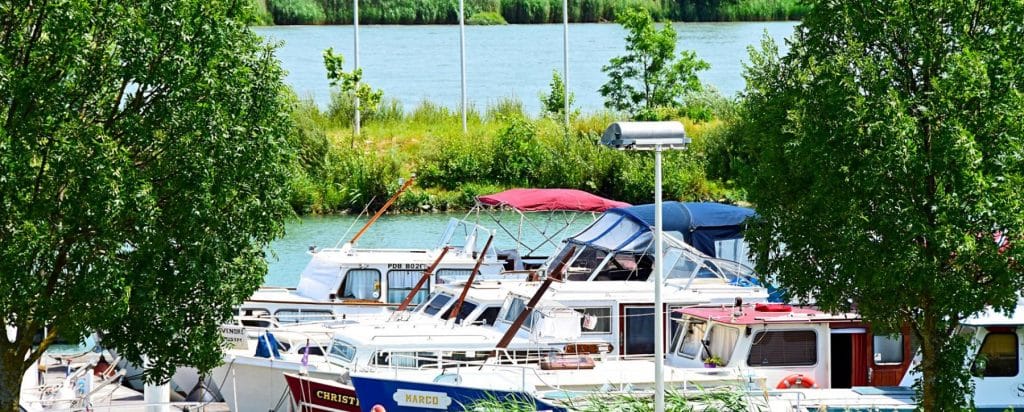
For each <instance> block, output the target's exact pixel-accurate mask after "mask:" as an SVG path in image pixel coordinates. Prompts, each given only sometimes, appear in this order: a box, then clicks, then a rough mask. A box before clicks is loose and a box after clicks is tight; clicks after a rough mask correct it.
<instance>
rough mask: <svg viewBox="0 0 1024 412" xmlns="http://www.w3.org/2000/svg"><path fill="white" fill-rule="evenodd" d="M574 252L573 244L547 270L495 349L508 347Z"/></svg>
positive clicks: (560, 274) (563, 270) (558, 278)
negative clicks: (535, 290) (542, 280)
mask: <svg viewBox="0 0 1024 412" xmlns="http://www.w3.org/2000/svg"><path fill="white" fill-rule="evenodd" d="M575 254H576V247H575V246H573V248H572V249H570V250H569V251H568V253H566V254H565V255H564V256H563V257H562V260H561V261H559V262H558V264H557V265H555V269H554V270H552V271H551V272H548V275H547V277H545V278H544V282H542V283H541V284H540V287H539V288H537V292H536V293H534V294H533V297H532V298H530V301H529V302H528V303H527V304H526V307H525V308H523V311H522V312H519V317H517V318H516V321H515V322H512V325H511V326H509V327H508V330H507V331H505V335H504V336H502V337H501V340H500V341H498V346H497V349H505V348H507V347H508V344H509V343H512V337H514V336H516V332H518V331H519V328H520V327H522V326H523V322H526V317H527V316H530V313H533V308H534V307H536V306H537V303H540V298H541V296H544V292H547V290H548V288H549V287H551V282H553V281H555V280H559V281H561V280H562V274H563V273H565V270H566V267H567V266H568V263H569V259H572V257H573V255H575Z"/></svg>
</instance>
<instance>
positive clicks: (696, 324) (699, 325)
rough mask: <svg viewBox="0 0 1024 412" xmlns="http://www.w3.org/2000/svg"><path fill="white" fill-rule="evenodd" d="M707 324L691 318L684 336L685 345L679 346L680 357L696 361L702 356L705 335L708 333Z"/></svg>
mask: <svg viewBox="0 0 1024 412" xmlns="http://www.w3.org/2000/svg"><path fill="white" fill-rule="evenodd" d="M707 327H708V325H707V323H705V322H704V321H703V320H700V319H693V318H690V320H689V321H687V322H686V326H685V328H684V330H685V331H686V332H685V335H683V343H682V344H681V345H679V351H678V352H677V353H678V354H679V356H682V357H684V358H690V359H694V358H696V357H697V356H698V355H700V354H701V349H702V348H703V344H702V342H703V340H704V333H705V332H707V330H708V329H707Z"/></svg>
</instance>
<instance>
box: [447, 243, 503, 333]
mask: <svg viewBox="0 0 1024 412" xmlns="http://www.w3.org/2000/svg"><path fill="white" fill-rule="evenodd" d="M493 240H494V233H491V236H490V237H488V238H487V243H486V244H484V249H483V250H481V251H480V256H477V258H476V265H473V271H472V272H470V273H469V279H467V280H466V284H465V285H463V286H462V293H461V294H459V300H456V301H455V304H454V305H452V311H451V312H449V313H448V319H457V318H458V316H459V309H462V302H463V301H464V300H466V294H468V293H469V288H470V287H471V286H473V280H475V279H476V274H477V273H478V272H480V265H481V264H483V263H484V258H485V257H487V249H490V247H491V241H493Z"/></svg>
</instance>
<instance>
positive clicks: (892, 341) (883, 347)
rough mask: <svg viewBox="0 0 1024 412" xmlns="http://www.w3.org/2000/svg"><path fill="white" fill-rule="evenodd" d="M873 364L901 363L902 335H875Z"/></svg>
mask: <svg viewBox="0 0 1024 412" xmlns="http://www.w3.org/2000/svg"><path fill="white" fill-rule="evenodd" d="M872 344H873V345H874V346H873V347H874V348H875V349H874V354H875V365H899V364H901V363H903V335H892V336H885V335H875V336H874V338H873V342H872Z"/></svg>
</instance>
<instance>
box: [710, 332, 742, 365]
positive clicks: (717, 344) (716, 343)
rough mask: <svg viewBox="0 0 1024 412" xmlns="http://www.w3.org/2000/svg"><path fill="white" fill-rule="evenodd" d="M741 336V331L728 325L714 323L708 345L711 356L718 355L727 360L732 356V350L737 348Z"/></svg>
mask: <svg viewBox="0 0 1024 412" xmlns="http://www.w3.org/2000/svg"><path fill="white" fill-rule="evenodd" d="M739 338H740V331H739V329H736V328H730V327H728V326H722V325H714V326H712V327H711V333H710V334H709V335H708V338H707V347H708V349H710V352H711V353H710V354H709V357H710V356H717V357H718V358H719V359H722V360H723V361H725V362H729V359H731V358H732V352H733V350H735V349H736V341H737V340H739Z"/></svg>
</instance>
